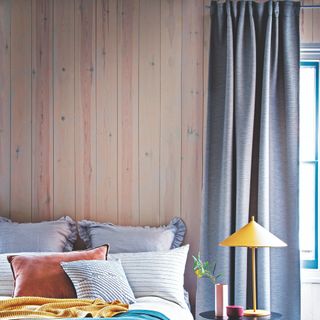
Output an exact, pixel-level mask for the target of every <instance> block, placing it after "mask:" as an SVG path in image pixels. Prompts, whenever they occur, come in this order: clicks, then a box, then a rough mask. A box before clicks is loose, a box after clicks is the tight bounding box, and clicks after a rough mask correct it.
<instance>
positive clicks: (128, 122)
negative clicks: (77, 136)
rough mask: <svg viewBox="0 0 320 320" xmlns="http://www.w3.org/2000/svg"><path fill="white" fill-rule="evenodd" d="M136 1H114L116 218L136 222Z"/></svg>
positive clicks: (137, 189)
mask: <svg viewBox="0 0 320 320" xmlns="http://www.w3.org/2000/svg"><path fill="white" fill-rule="evenodd" d="M139 6H140V1H139V0H119V1H118V25H119V27H118V212H119V213H118V219H119V223H120V224H128V225H137V224H139V140H138V137H139V136H138V134H139V106H138V102H139V95H138V81H139V78H138V61H139V54H138V53H139Z"/></svg>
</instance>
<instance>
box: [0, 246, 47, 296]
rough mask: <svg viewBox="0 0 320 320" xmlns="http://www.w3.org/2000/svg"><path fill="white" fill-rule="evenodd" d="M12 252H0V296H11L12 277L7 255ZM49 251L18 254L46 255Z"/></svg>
mask: <svg viewBox="0 0 320 320" xmlns="http://www.w3.org/2000/svg"><path fill="white" fill-rule="evenodd" d="M13 254H14V253H5V254H0V296H12V294H13V290H14V279H13V274H12V270H11V266H10V263H9V261H8V259H7V257H8V255H13ZM48 254H50V252H21V253H20V252H19V255H42V256H43V255H48Z"/></svg>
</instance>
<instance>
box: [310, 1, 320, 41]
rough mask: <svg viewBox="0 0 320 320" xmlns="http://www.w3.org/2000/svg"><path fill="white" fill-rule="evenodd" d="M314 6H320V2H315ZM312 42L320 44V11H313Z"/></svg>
mask: <svg viewBox="0 0 320 320" xmlns="http://www.w3.org/2000/svg"><path fill="white" fill-rule="evenodd" d="M313 4H315V5H320V0H313ZM312 41H313V42H314V43H320V9H319V8H318V9H313V10H312Z"/></svg>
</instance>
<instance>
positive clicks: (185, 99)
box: [181, 0, 204, 300]
mask: <svg viewBox="0 0 320 320" xmlns="http://www.w3.org/2000/svg"><path fill="white" fill-rule="evenodd" d="M203 10H204V6H203V2H202V1H193V0H184V1H183V25H182V108H183V109H182V167H181V216H182V218H183V219H184V221H185V222H186V224H187V226H189V229H188V230H189V232H187V236H186V242H187V243H190V244H191V254H195V253H196V252H197V251H198V245H199V243H198V242H199V241H198V239H199V226H200V219H201V189H202V147H203V146H202V143H203V141H202V137H203V132H202V131H203V57H204V53H203ZM191 230H192V232H190V231H191ZM190 257H191V255H189V259H188V261H187V269H188V270H191V269H192V259H190ZM186 282H187V285H188V287H189V288H191V292H190V294H191V296H192V300H194V297H195V288H196V286H195V282H196V280H195V277H194V275H193V274H192V273H191V272H190V273H189V274H188V275H187V277H186Z"/></svg>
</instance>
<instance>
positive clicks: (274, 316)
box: [199, 311, 282, 320]
mask: <svg viewBox="0 0 320 320" xmlns="http://www.w3.org/2000/svg"><path fill="white" fill-rule="evenodd" d="M199 316H200V317H202V318H203V319H212V320H228V319H230V318H228V317H216V316H215V315H214V311H205V312H201V313H200V314H199ZM240 319H241V320H247V319H248V320H249V319H250V320H278V319H282V316H281V314H280V313H276V312H271V315H270V316H266V317H241V318H239V320H240Z"/></svg>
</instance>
